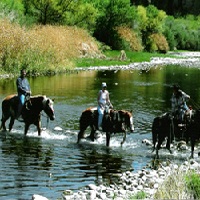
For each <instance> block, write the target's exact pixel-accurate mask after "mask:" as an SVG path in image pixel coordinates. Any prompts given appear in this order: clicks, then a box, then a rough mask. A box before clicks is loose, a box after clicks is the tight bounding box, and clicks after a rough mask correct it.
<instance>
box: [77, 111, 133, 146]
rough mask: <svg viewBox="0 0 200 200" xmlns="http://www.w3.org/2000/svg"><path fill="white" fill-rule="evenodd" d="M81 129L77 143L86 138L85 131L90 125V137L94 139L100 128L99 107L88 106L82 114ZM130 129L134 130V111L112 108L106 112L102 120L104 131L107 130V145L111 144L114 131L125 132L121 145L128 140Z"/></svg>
mask: <svg viewBox="0 0 200 200" xmlns="http://www.w3.org/2000/svg"><path fill="white" fill-rule="evenodd" d="M79 126H80V127H79V128H80V131H79V133H78V140H77V143H79V142H80V140H81V139H82V138H84V132H85V130H86V129H87V127H88V126H90V128H91V132H90V136H89V138H90V139H91V140H92V141H94V139H95V132H96V131H97V130H98V111H97V108H87V109H86V110H84V111H83V112H82V114H81V117H80V120H79ZM128 129H129V130H130V131H131V132H133V131H134V125H133V115H132V111H131V112H129V111H126V110H114V109H110V110H109V111H108V112H105V113H104V116H103V120H102V131H103V132H106V146H109V145H110V137H111V134H112V133H121V132H122V133H124V137H123V141H122V142H121V145H123V143H124V142H125V140H126V133H127V131H128Z"/></svg>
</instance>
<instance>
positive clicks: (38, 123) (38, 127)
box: [36, 121, 42, 136]
mask: <svg viewBox="0 0 200 200" xmlns="http://www.w3.org/2000/svg"><path fill="white" fill-rule="evenodd" d="M36 126H37V131H38V136H40V135H41V131H42V130H41V121H38V122H37V124H36Z"/></svg>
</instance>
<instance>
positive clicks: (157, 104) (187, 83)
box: [0, 66, 200, 200]
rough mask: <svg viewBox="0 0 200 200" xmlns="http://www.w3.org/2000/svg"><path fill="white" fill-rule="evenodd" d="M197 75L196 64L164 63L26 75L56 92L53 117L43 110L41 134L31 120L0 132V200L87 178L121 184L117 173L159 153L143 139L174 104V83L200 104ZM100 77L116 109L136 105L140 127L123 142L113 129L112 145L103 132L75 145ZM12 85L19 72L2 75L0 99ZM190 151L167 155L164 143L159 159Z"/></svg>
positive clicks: (50, 191) (51, 193)
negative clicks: (26, 127)
mask: <svg viewBox="0 0 200 200" xmlns="http://www.w3.org/2000/svg"><path fill="white" fill-rule="evenodd" d="M199 75H200V71H199V70H198V69H197V68H183V67H172V66H167V67H163V68H160V67H157V68H156V69H151V70H149V71H148V72H146V71H139V70H135V71H81V72H76V73H75V72H74V73H70V74H63V75H56V76H51V77H37V78H28V79H29V82H30V85H31V88H32V94H33V95H37V94H43V95H47V96H48V97H51V98H54V99H55V103H54V109H55V113H56V120H55V121H50V123H47V119H46V117H45V116H42V127H43V132H42V135H41V136H40V137H38V136H37V131H36V129H35V127H34V126H31V128H30V130H29V132H28V134H27V136H26V137H24V135H23V129H24V124H23V123H20V122H17V121H16V122H15V124H14V127H13V130H12V132H11V133H9V132H6V133H5V132H0V169H1V173H0V180H1V182H0V199H3V200H12V199H13V200H16V199H17V200H27V199H31V196H32V195H33V194H40V195H43V196H46V197H47V198H49V199H50V200H55V199H58V198H60V197H61V194H62V192H63V191H64V190H66V189H70V190H73V191H77V190H79V189H80V188H82V187H84V186H86V185H88V184H90V183H94V184H101V183H104V184H110V183H113V182H115V183H116V184H117V182H116V181H117V179H116V175H117V174H119V173H121V172H123V171H127V170H131V171H137V170H140V169H142V168H143V167H144V166H146V165H147V164H151V162H152V160H153V158H154V153H153V154H152V152H151V150H152V149H151V147H150V146H146V145H145V144H144V143H142V140H143V139H149V140H151V125H152V121H153V119H154V117H156V116H158V115H160V114H162V113H164V112H166V111H169V110H170V97H171V94H172V89H171V86H172V84H173V83H179V85H180V86H181V88H183V90H184V91H185V92H186V93H188V94H189V95H190V96H191V101H190V102H189V103H188V104H193V103H194V102H195V105H198V104H199V102H200V84H199V77H200V76H199ZM101 82H106V83H107V85H108V90H109V92H110V99H111V102H112V104H113V106H114V108H115V109H125V110H132V111H133V114H134V125H135V131H134V133H128V135H127V140H126V142H125V143H124V145H123V147H121V146H120V142H121V140H122V135H121V134H117V135H115V136H112V138H111V143H110V147H109V148H107V147H106V146H105V135H104V134H102V135H101V136H100V137H99V139H98V140H97V141H95V142H90V141H87V140H83V141H82V142H81V143H80V144H79V145H78V144H76V141H77V133H78V127H79V123H78V122H79V117H80V115H81V112H82V111H83V110H84V109H86V108H87V107H90V106H96V104H97V93H98V91H99V89H100V86H101ZM15 91H16V86H15V79H2V80H0V99H1V101H2V100H3V98H4V97H5V96H6V95H9V94H12V93H15ZM0 115H1V111H0ZM57 128H59V129H57ZM88 132H89V129H88V130H87V133H88ZM189 153H190V151H189V150H188V151H184V152H174V154H173V155H170V154H169V153H168V152H167V151H164V150H161V156H160V159H161V161H165V160H169V159H170V160H171V161H174V162H182V161H183V160H186V159H187V158H188V157H189ZM195 156H196V157H197V152H196V154H195Z"/></svg>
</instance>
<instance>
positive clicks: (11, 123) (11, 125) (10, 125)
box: [9, 116, 15, 132]
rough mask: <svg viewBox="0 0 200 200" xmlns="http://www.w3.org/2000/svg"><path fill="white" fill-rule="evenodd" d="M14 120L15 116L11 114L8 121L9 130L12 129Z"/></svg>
mask: <svg viewBox="0 0 200 200" xmlns="http://www.w3.org/2000/svg"><path fill="white" fill-rule="evenodd" d="M14 121H15V118H14V117H13V116H12V117H11V118H10V123H9V132H10V131H11V130H12V127H13V124H14Z"/></svg>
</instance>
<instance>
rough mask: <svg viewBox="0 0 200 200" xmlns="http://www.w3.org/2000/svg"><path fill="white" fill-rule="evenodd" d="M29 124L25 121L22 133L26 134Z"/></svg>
mask: <svg viewBox="0 0 200 200" xmlns="http://www.w3.org/2000/svg"><path fill="white" fill-rule="evenodd" d="M29 126H30V124H29V123H25V128H24V135H26V134H27V132H28V129H29Z"/></svg>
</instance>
